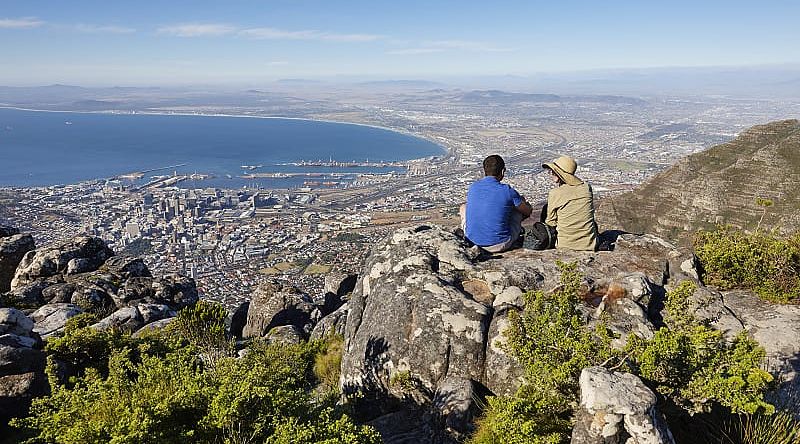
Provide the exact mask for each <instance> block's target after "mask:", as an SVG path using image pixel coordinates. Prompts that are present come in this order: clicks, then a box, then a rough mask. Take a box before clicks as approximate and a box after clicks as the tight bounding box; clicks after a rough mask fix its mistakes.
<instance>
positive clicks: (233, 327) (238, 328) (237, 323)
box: [225, 301, 250, 339]
mask: <svg viewBox="0 0 800 444" xmlns="http://www.w3.org/2000/svg"><path fill="white" fill-rule="evenodd" d="M249 309H250V301H245V302H242V303H241V304H239V305H238V306H236V308H234V309H233V310H231V311H230V312H229V313H228V316H226V317H225V329H226V330H227V331H228V333H230V335H231V336H233V337H234V338H236V339H242V332H243V331H244V326H245V324H247V311H248V310H249Z"/></svg>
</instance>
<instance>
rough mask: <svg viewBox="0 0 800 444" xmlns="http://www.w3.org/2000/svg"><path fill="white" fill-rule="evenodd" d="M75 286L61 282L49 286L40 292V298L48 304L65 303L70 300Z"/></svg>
mask: <svg viewBox="0 0 800 444" xmlns="http://www.w3.org/2000/svg"><path fill="white" fill-rule="evenodd" d="M76 289H77V286H76V285H75V284H73V283H69V282H62V283H59V284H53V285H50V286H48V287H46V288H44V289H43V290H42V298H43V299H44V300H45V301H47V303H48V304H58V303H66V302H70V301H71V300H72V294H73V293H75V290H76Z"/></svg>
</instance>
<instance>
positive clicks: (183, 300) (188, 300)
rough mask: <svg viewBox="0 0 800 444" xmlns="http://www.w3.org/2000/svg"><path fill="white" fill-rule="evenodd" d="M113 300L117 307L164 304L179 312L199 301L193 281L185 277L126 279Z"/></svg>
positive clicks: (135, 277) (136, 277)
mask: <svg viewBox="0 0 800 444" xmlns="http://www.w3.org/2000/svg"><path fill="white" fill-rule="evenodd" d="M112 297H114V300H115V302H116V304H117V306H118V307H122V306H126V305H138V304H144V303H147V304H164V305H168V306H170V308H172V309H173V310H180V309H182V308H184V307H188V306H191V305H194V304H196V303H197V301H198V300H200V297H199V295H198V294H197V287H196V285H195V282H194V279H191V278H188V277H185V276H177V275H173V276H167V277H162V278H149V277H143V276H134V277H131V278H128V280H126V281H125V283H124V284H123V285H122V287H121V288H120V290H119V292H117V294H116V296H112Z"/></svg>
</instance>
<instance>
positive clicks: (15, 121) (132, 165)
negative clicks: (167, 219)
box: [0, 109, 444, 188]
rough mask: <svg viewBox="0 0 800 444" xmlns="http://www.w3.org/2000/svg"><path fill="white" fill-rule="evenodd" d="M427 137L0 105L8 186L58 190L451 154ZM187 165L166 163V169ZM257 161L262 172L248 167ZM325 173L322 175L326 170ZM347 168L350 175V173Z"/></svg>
mask: <svg viewBox="0 0 800 444" xmlns="http://www.w3.org/2000/svg"><path fill="white" fill-rule="evenodd" d="M442 155H444V149H443V148H442V147H441V146H439V145H437V144H435V143H433V142H431V141H428V140H425V139H422V138H418V137H413V136H410V135H406V134H401V133H398V132H394V131H390V130H386V129H383V128H376V127H371V126H364V125H355V124H344V123H333V122H325V121H314V120H299V119H282V118H248V117H233V116H200V115H188V116H187V115H155V114H99V113H69V112H39V111H25V110H17V109H0V186H25V187H32V186H49V185H57V184H70V183H77V182H81V181H86V180H93V179H102V178H111V177H115V176H118V175H122V174H126V173H132V172H138V171H147V170H155V171H152V172H149V173H147V175H146V176H145V177H144V178H143V179H142V180H143V181H147V180H149V178H150V177H152V175H166V174H175V173H177V174H191V173H194V172H196V173H201V174H209V175H213V176H214V177H213V178H210V179H205V180H191V181H186V182H183V183H182V186H187V187H195V186H196V187H209V186H213V187H220V188H239V187H241V186H251V187H253V186H256V187H264V188H286V187H297V186H302V185H303V184H304V183H308V182H309V181H308V180H307V179H305V178H304V177H303V176H297V177H291V178H286V177H278V178H263V177H262V178H258V179H243V178H241V176H242V175H245V174H247V173H254V172H255V173H266V172H270V173H273V172H274V173H298V172H300V173H308V174H309V175H310V176H309V177H311V178H313V179H314V182H315V183H316V181H317V180H325V179H330V178H331V177H333V178H337V180H342V183H345V182H346V181H347V180H352V178H353V177H355V175H356V174H360V173H386V172H389V171H395V172H398V173H401V172H402V168H399V167H379V166H375V165H371V166H361V167H352V166H351V167H330V166H314V167H310V166H307V167H300V166H295V165H286V164H289V163H293V162H299V161H302V160H306V161H317V160H322V161H324V162H328V161H329V160H333V161H338V162H364V161H367V160H368V161H369V162H370V163H372V164H374V163H375V162H379V161H404V160H409V159H418V158H424V157H430V156H442ZM175 165H182V166H180V167H173V168H169V169H165V168H164V167H168V166H175ZM243 165H251V166H253V167H258V168H247V169H245V168H242V166H243ZM320 173H321V174H320ZM341 174H346V175H347V176H344V177H342V176H341Z"/></svg>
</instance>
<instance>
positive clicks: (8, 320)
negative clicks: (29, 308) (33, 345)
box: [0, 308, 33, 336]
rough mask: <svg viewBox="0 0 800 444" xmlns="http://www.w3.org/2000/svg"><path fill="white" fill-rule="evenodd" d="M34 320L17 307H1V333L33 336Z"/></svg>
mask: <svg viewBox="0 0 800 444" xmlns="http://www.w3.org/2000/svg"><path fill="white" fill-rule="evenodd" d="M32 330H33V320H32V319H31V318H29V317H28V316H26V315H25V313H23V312H21V311H19V310H17V309H15V308H0V335H5V334H12V335H17V336H31V332H32Z"/></svg>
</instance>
